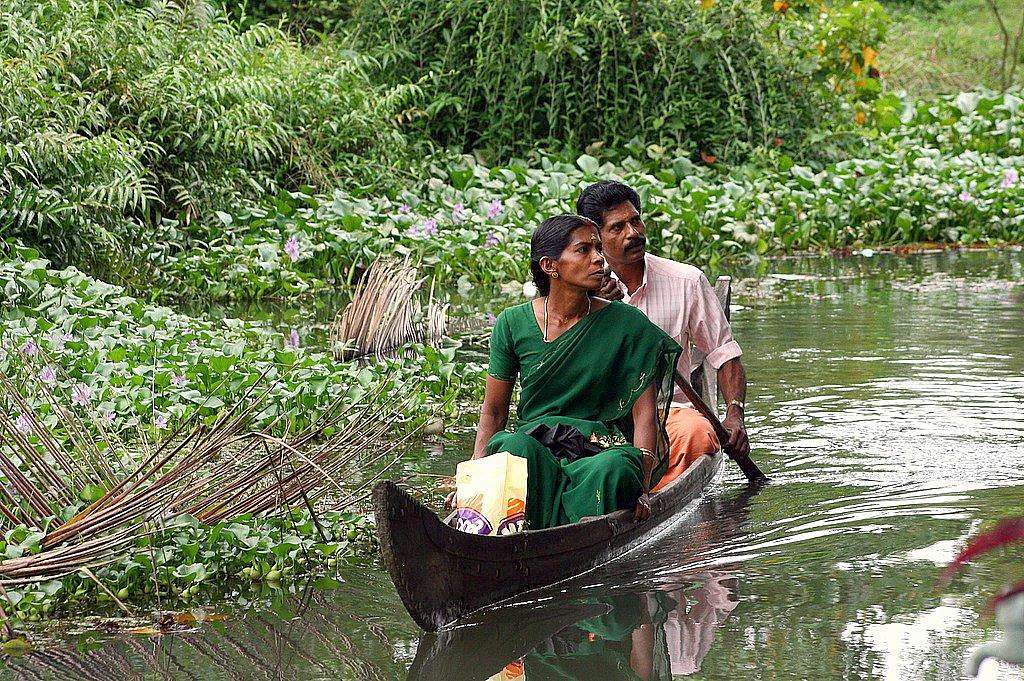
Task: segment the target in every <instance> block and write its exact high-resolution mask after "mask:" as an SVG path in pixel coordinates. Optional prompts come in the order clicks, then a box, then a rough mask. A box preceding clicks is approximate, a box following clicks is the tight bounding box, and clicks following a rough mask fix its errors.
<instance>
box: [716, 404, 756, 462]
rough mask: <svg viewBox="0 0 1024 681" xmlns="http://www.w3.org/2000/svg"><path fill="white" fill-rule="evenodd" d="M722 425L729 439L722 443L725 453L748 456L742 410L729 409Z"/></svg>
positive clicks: (748, 445)
mask: <svg viewBox="0 0 1024 681" xmlns="http://www.w3.org/2000/svg"><path fill="white" fill-rule="evenodd" d="M722 425H723V426H725V429H726V430H727V431H728V432H729V441H728V442H726V443H723V449H725V452H726V454H732V455H734V456H739V457H747V456H750V440H748V439H747V427H746V426H745V425H743V414H742V412H740V411H739V410H733V409H730V410H729V413H728V414H727V415H726V417H725V420H724V421H722Z"/></svg>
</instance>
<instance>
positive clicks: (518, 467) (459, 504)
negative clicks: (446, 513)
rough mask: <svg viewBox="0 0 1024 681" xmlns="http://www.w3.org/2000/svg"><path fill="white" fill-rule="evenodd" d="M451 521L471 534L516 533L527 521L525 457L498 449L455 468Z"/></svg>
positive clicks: (459, 528)
mask: <svg viewBox="0 0 1024 681" xmlns="http://www.w3.org/2000/svg"><path fill="white" fill-rule="evenodd" d="M455 488H456V490H457V492H456V495H455V513H454V514H453V518H452V521H451V522H452V525H453V526H454V527H455V528H456V529H458V530H461V531H462V532H469V533H470V534H487V535H491V534H497V535H502V534H514V533H516V532H521V531H522V530H523V528H524V526H525V523H526V459H524V458H522V457H520V456H513V455H512V454H509V453H508V452H498V453H497V454H492V455H491V456H485V457H483V458H482V459H471V460H469V461H463V462H462V463H460V464H459V465H458V467H456V469H455Z"/></svg>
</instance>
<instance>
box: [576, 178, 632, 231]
mask: <svg viewBox="0 0 1024 681" xmlns="http://www.w3.org/2000/svg"><path fill="white" fill-rule="evenodd" d="M626 201H629V202H630V203H631V204H633V208H636V212H637V213H641V212H643V211H641V210H640V195H639V194H637V193H636V190H634V189H633V188H632V187H630V186H629V185H626V184H622V183H621V182H616V181H615V180H601V181H600V182H596V183H594V184H592V185H590V186H589V187H587V188H586V189H584V190H583V191H582V192H580V197H579V198H578V199H576V212H577V213H579V214H580V215H583V216H585V217H588V218H590V219H591V220H593V221H594V223H595V224H596V225H597V226H598V228H600V227H601V224H602V223H603V222H604V214H605V211H608V210H611V209H612V208H615V206H617V205H619V204H620V203H625V202H626Z"/></svg>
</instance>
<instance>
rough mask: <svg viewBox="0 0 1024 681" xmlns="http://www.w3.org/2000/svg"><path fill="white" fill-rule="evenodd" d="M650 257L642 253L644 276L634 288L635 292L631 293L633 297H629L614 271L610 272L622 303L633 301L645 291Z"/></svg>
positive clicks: (648, 254)
mask: <svg viewBox="0 0 1024 681" xmlns="http://www.w3.org/2000/svg"><path fill="white" fill-rule="evenodd" d="M650 255H651V254H650V253H644V276H643V279H641V280H640V285H639V286H637V287H636V290H635V291H633V295H629V291H627V290H626V285H625V284H623V283H622V280H621V279H619V275H617V274H615V271H614V270H613V271H612V279H614V280H615V281H616V282H618V284H619V290H620V291H622V302H624V303H628V302H629V301H630V300H632V299H633V297H634V296H636V295H637V294H639V293H640V292H641V291H646V290H647V272H648V271H649V270H650V269H651V268H650V265H651V263H650V262H649V261H648V258H650Z"/></svg>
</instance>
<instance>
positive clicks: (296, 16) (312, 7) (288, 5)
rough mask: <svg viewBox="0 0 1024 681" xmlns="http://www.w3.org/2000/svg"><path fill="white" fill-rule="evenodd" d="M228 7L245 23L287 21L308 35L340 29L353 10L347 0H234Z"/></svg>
mask: <svg viewBox="0 0 1024 681" xmlns="http://www.w3.org/2000/svg"><path fill="white" fill-rule="evenodd" d="M225 9H227V11H228V15H229V16H231V18H232V19H234V20H236V21H238V22H239V23H241V24H243V25H244V24H248V23H252V22H264V23H268V24H276V23H277V22H278V21H284V25H285V26H287V28H288V29H289V30H291V31H294V32H296V33H297V34H298V35H300V36H303V37H307V38H312V37H314V36H316V35H318V34H324V33H331V32H334V31H336V30H338V29H340V28H341V27H342V26H343V25H344V23H345V21H346V20H347V19H348V17H349V15H350V14H351V12H350V11H349V3H348V0H231V2H227V3H225Z"/></svg>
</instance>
